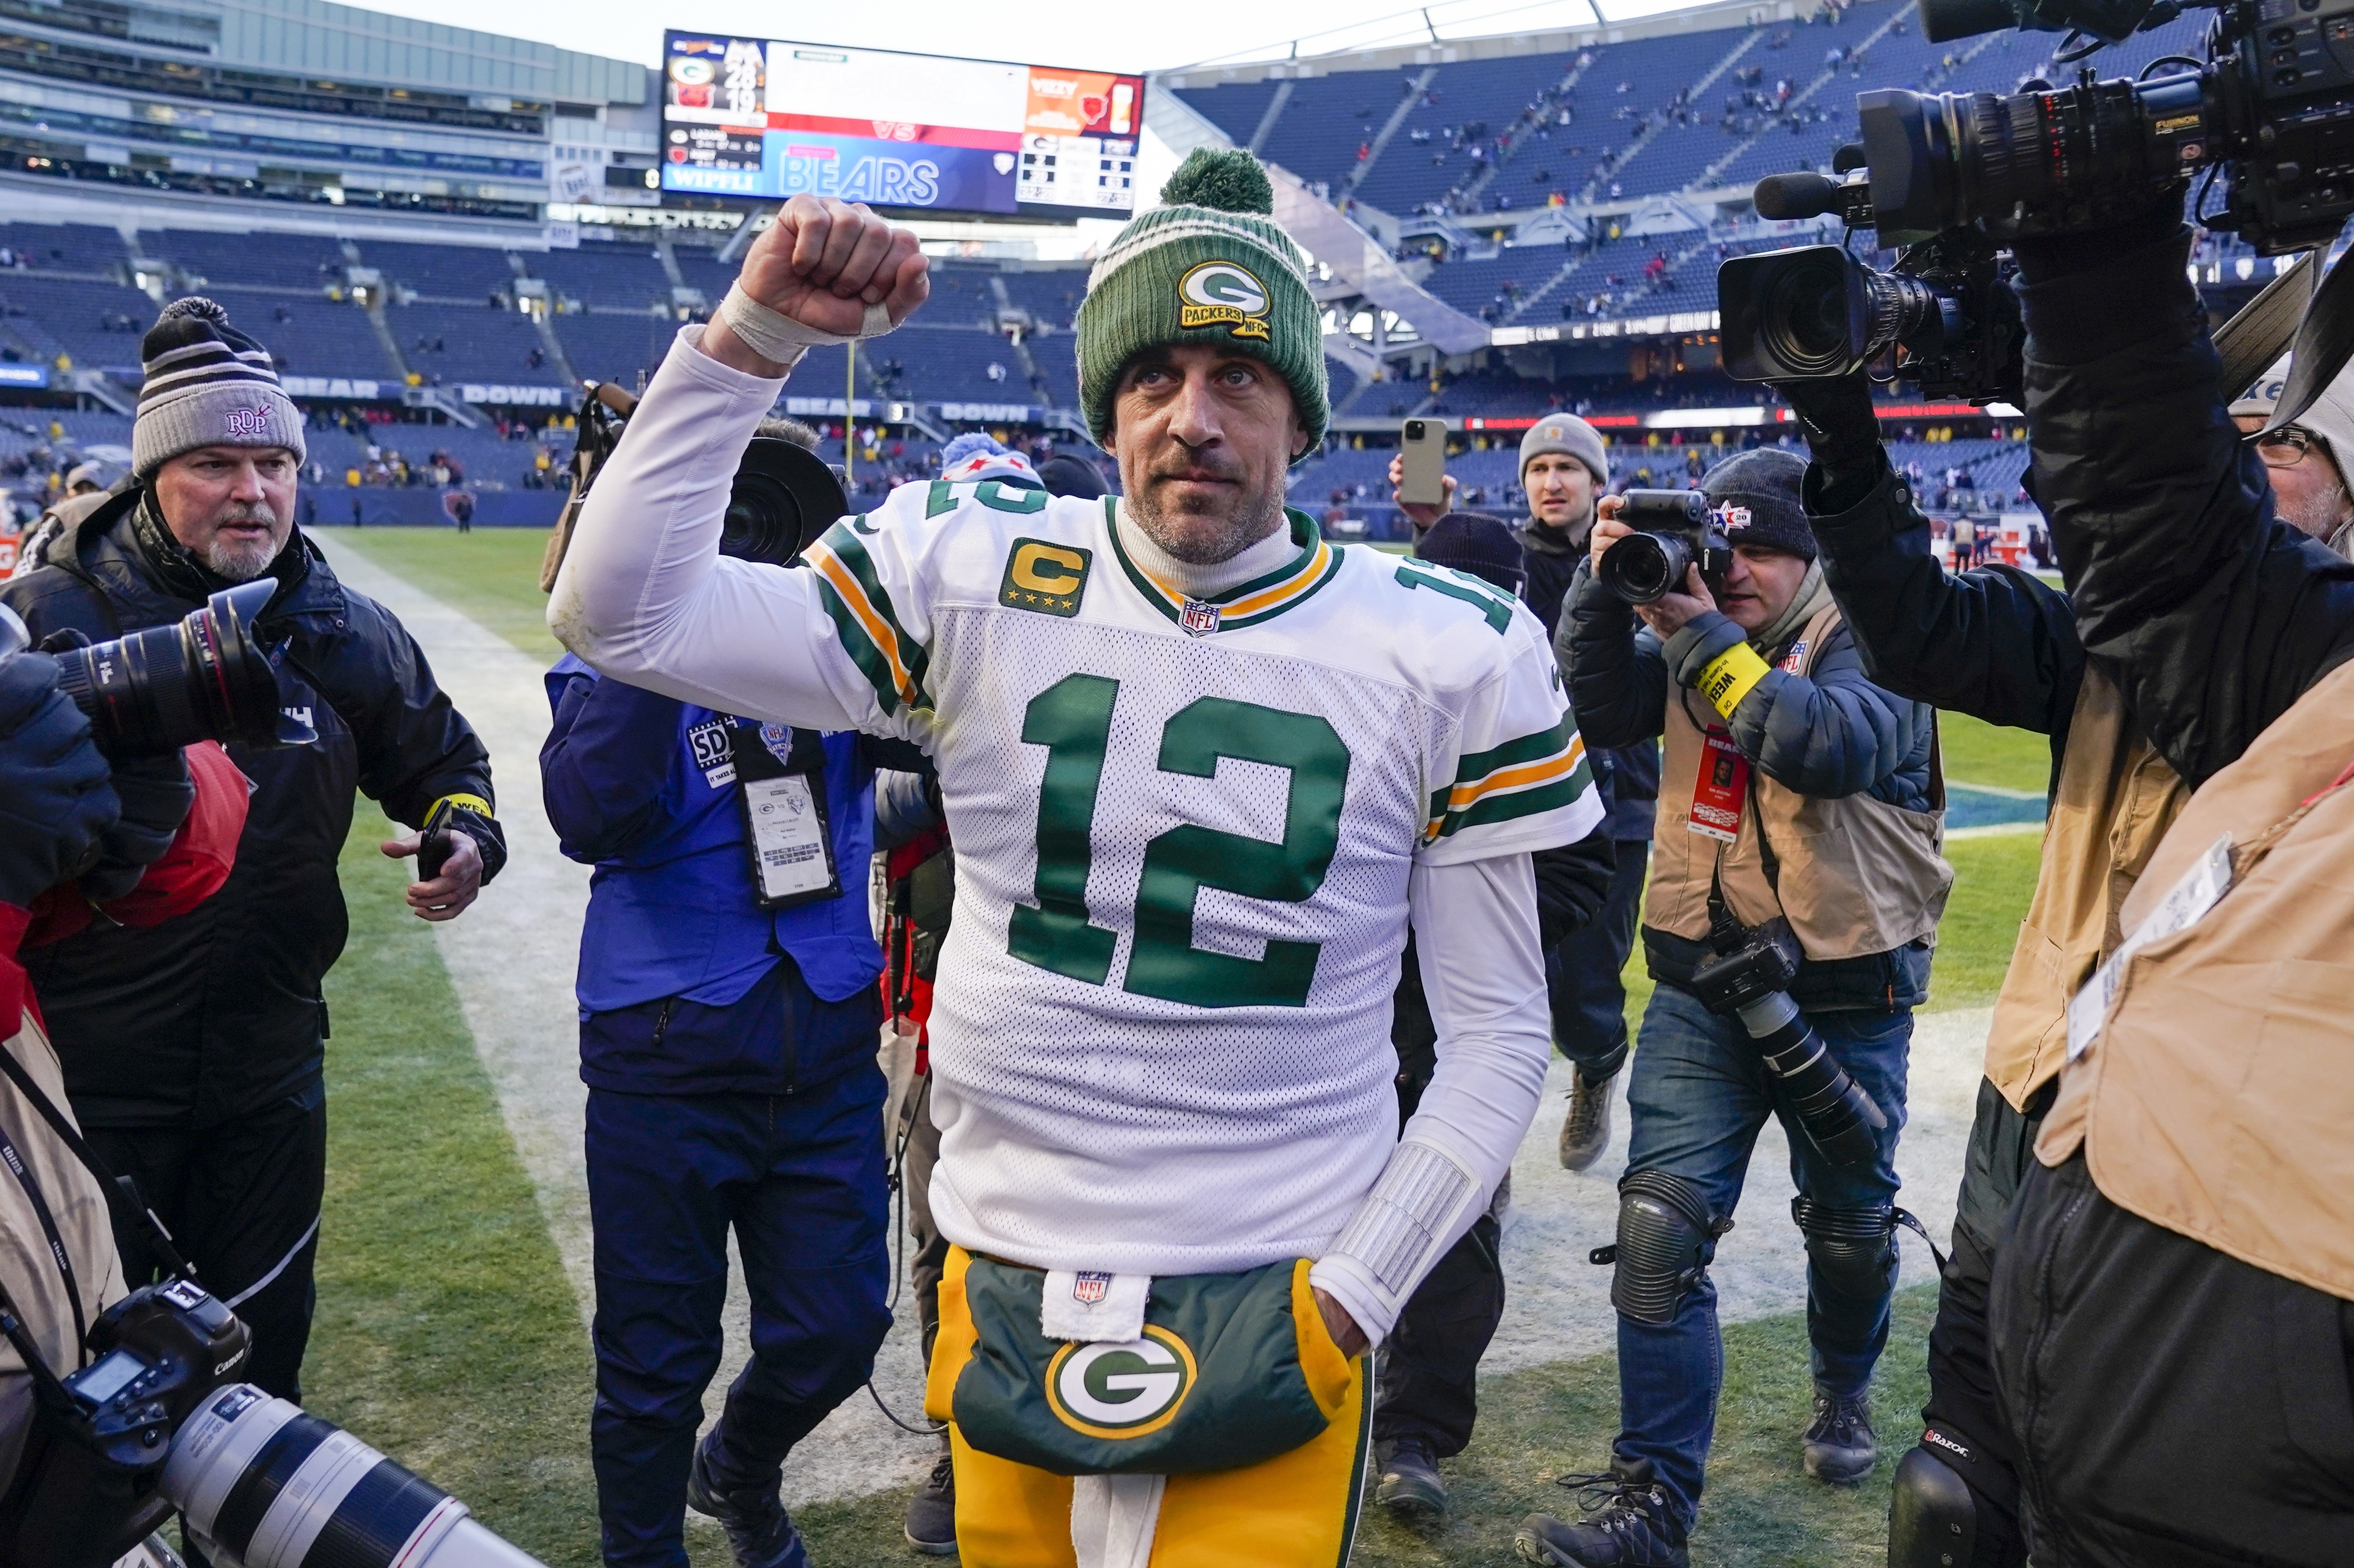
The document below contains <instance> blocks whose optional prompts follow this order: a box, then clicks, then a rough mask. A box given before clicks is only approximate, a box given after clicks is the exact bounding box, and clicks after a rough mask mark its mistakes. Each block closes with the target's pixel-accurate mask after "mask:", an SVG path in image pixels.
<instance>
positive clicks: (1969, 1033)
mask: <svg viewBox="0 0 2354 1568" xmlns="http://www.w3.org/2000/svg"><path fill="white" fill-rule="evenodd" d="M312 537H313V538H316V539H318V540H319V541H320V544H321V546H322V547H323V549H325V550H326V551H327V553H328V555H329V556H330V558H331V559H332V560H333V561H334V567H335V571H336V572H337V574H338V575H339V576H341V577H343V578H344V579H345V581H346V582H348V583H350V584H351V585H352V586H353V587H354V588H357V589H358V590H359V591H361V592H362V593H365V594H366V595H368V596H369V597H370V598H372V599H376V600H378V601H379V602H380V603H382V604H383V605H385V607H386V608H387V609H390V610H392V612H393V613H394V614H396V615H398V617H399V618H400V620H401V621H402V623H403V624H405V625H406V626H407V627H408V630H409V631H410V633H411V634H412V635H414V636H415V637H416V638H417V640H418V641H419V643H420V644H422V645H423V646H424V648H425V651H426V654H427V656H428V657H429V659H430V660H431V661H432V664H433V672H434V674H435V676H436V677H437V678H438V679H439V680H440V683H441V684H442V687H443V689H444V690H446V691H448V692H449V693H450V694H451V699H452V700H453V701H455V702H456V703H457V705H458V706H459V708H460V710H461V711H462V712H463V713H464V714H465V715H466V716H467V718H468V719H469V720H470V721H472V724H473V726H474V727H475V728H476V730H478V731H479V732H480V733H481V734H482V736H483V739H484V741H485V742H486V743H487V744H488V745H489V747H490V748H491V757H492V762H493V768H494V777H495V779H496V783H497V788H498V796H499V816H500V819H501V821H503V822H504V824H505V826H506V832H507V847H508V857H509V858H508V861H507V866H506V869H505V871H504V872H503V873H502V874H500V877H499V880H498V881H496V882H495V883H493V884H492V885H491V886H490V887H489V888H488V889H487V890H485V891H484V893H483V895H482V899H481V901H480V902H479V903H477V904H476V905H475V906H474V907H473V908H472V909H470V910H468V911H467V912H466V914H465V915H464V916H461V918H459V919H457V920H454V921H451V922H450V923H448V924H446V925H442V926H438V927H435V930H434V934H435V936H436V938H438V939H439V941H440V950H441V957H442V961H443V963H444V965H445V966H446V967H447V968H448V969H449V971H450V978H451V984H452V985H453V986H454V987H455V988H456V990H457V992H458V997H459V1002H460V1005H461V1007H462V1008H463V1010H464V1012H465V1017H466V1023H467V1026H468V1028H470V1029H471V1030H472V1032H473V1036H474V1048H475V1051H476V1053H477V1054H479V1055H480V1057H481V1058H482V1065H483V1068H484V1070H485V1071H486V1072H487V1073H488V1074H489V1075H490V1078H491V1082H492V1084H493V1086H494V1087H495V1089H496V1090H497V1092H498V1096H499V1104H500V1107H501V1109H502V1110H503V1111H504V1115H505V1118H506V1123H507V1128H508V1130H509V1131H510V1133H511V1134H512V1135H513V1136H514V1141H515V1150H516V1152H517V1153H518V1154H519V1155H520V1156H521V1157H522V1160H523V1162H524V1167H525V1170H526V1171H528V1172H529V1173H530V1176H531V1179H532V1184H533V1186H534V1187H535V1189H536V1191H537V1192H538V1194H539V1202H540V1207H541V1212H542V1213H544V1214H545V1215H546V1219H547V1225H548V1230H549V1234H551V1235H552V1236H553V1237H554V1239H555V1241H556V1245H557V1250H558V1252H559V1253H560V1254H561V1255H562V1256H563V1259H564V1266H565V1272H566V1274H567V1277H569V1278H570V1280H571V1282H572V1287H573V1292H574V1294H575V1296H576V1297H577V1298H578V1300H579V1302H580V1308H581V1319H582V1322H583V1324H584V1325H585V1324H586V1322H587V1321H588V1313H589V1310H590V1308H591V1306H592V1304H593V1301H594V1293H593V1288H592V1284H591V1276H590V1268H589V1263H590V1258H589V1234H588V1192H587V1176H586V1171H585V1167H584V1164H583V1160H582V1156H581V1148H580V1128H581V1118H582V1107H583V1106H584V1105H585V1104H586V1102H587V1097H588V1095H587V1090H586V1089H584V1088H583V1087H582V1086H581V1083H580V1076H579V1058H578V1035H577V1033H576V1028H575V1019H576V1017H577V1009H576V1007H575V1004H574V1001H573V996H572V977H573V970H574V967H575V963H576V959H577V957H578V950H579V937H580V917H581V911H582V909H583V907H584V906H585V905H586V903H587V901H588V869H587V868H586V867H585V866H578V865H575V864H573V863H571V862H570V861H567V860H566V859H565V858H564V857H563V856H562V855H561V854H559V853H557V848H556V834H555V832H554V830H552V829H551V828H550V827H549V826H548V825H547V819H546V813H545V812H544V811H543V810H541V808H540V801H539V768H538V757H539V747H540V742H541V741H542V740H544V739H545V738H546V735H547V698H546V688H545V687H544V686H543V685H542V683H541V680H540V677H541V675H542V673H543V672H542V670H541V668H540V666H539V665H538V664H537V663H536V662H534V661H533V660H532V659H531V658H529V657H528V656H527V655H525V654H524V653H523V652H520V651H518V650H517V649H516V648H515V647H514V644H512V643H510V642H508V641H505V640H504V639H503V638H501V637H498V636H497V635H495V634H494V633H493V632H491V631H489V630H485V629H484V628H483V627H482V626H481V625H480V624H478V623H477V622H475V621H473V620H470V619H468V618H467V617H465V616H464V615H461V614H460V613H459V612H458V611H456V610H454V609H451V608H449V607H448V606H446V605H444V604H442V603H441V602H440V600H439V599H434V598H433V597H432V596H430V595H429V594H426V593H424V592H422V591H420V590H419V589H418V588H412V587H411V586H409V585H408V583H407V582H406V581H404V580H402V579H401V578H399V577H396V576H394V575H393V574H392V573H390V572H388V571H387V570H385V569H384V568H382V567H377V566H376V565H375V564H374V563H373V562H372V561H369V560H367V559H366V557H365V556H361V555H359V554H358V553H357V552H356V551H355V549H354V548H353V547H352V546H349V545H347V544H346V543H345V539H344V531H343V530H340V529H321V530H314V531H313V532H312ZM2035 826H2036V825H2035V824H2030V825H2029V828H2030V831H2032V830H2033V828H2034V827H2035ZM1992 1016H1993V1014H1992V1011H1991V1010H1990V1009H1984V1008H1981V1009H1975V1010H1970V1011H1966V1012H1938V1013H1925V1014H1923V1015H1921V1016H1920V1017H1919V1018H1918V1019H1917V1020H1916V1021H1915V1022H1914V1032H1913V1049H1912V1074H1911V1090H1910V1096H1909V1104H1908V1107H1907V1118H1908V1119H1907V1122H1906V1126H1905V1129H1904V1138H1903V1144H1902V1145H1901V1147H1900V1149H1899V1151H1898V1155H1897V1170H1898V1173H1899V1174H1900V1175H1901V1176H1902V1177H1903V1182H1904V1190H1903V1193H1902V1194H1901V1195H1900V1197H1899V1200H1898V1201H1899V1202H1902V1203H1903V1206H1904V1207H1906V1208H1908V1209H1910V1210H1912V1211H1913V1212H1914V1213H1916V1214H1918V1215H1919V1216H1920V1217H1921V1221H1922V1223H1923V1224H1925V1225H1926V1226H1927V1227H1928V1228H1929V1233H1930V1234H1932V1235H1934V1236H1935V1237H1937V1238H1938V1242H1939V1245H1944V1242H1945V1238H1946V1233H1947V1231H1948V1229H1949V1228H1950V1227H1951V1225H1952V1224H1953V1216H1954V1192H1955V1189H1956V1185H1957V1184H1958V1183H1959V1182H1960V1181H1961V1171H1962V1150H1963V1146H1964V1143H1965V1140H1966V1139H1967V1134H1968V1131H1969V1124H1970V1116H1971V1112H1972V1109H1973V1108H1974V1105H1975V1098H1976V1096H1977V1093H1978V1079H1979V1071H1980V1064H1981V1062H1982V1060H1983V1056H1984V1053H1985V1048H1986V1035H1987V1028H1988V1023H1989V1022H1990V1021H1991V1019H1992ZM1568 1091H1569V1069H1568V1066H1567V1065H1566V1064H1565V1063H1563V1062H1561V1061H1560V1060H1558V1059H1556V1060H1555V1061H1554V1063H1553V1071H1552V1074H1551V1075H1550V1077H1549V1078H1548V1079H1547V1093H1546V1095H1545V1098H1544V1104H1543V1109H1542V1110H1540V1111H1539V1112H1538V1114H1537V1122H1536V1125H1535V1126H1534V1127H1533V1128H1531V1129H1530V1132H1529V1136H1528V1138H1527V1139H1526V1140H1525V1141H1524V1142H1523V1143H1522V1146H1521V1152H1520V1155H1519V1157H1518V1158H1517V1159H1516V1160H1514V1161H1513V1168H1512V1209H1511V1214H1510V1216H1509V1218H1508V1222H1507V1225H1506V1230H1505V1242H1504V1260H1505V1271H1506V1278H1507V1283H1508V1288H1507V1290H1506V1293H1505V1308H1504V1320H1503V1324H1502V1326H1501V1327H1500V1329H1499V1330H1497V1334H1496V1339H1495V1342H1494V1343H1493V1344H1492V1345H1491V1346H1490V1349H1489V1351H1488V1355H1487V1358H1486V1360H1485V1361H1484V1362H1483V1363H1482V1364H1483V1365H1484V1366H1485V1367H1486V1368H1487V1370H1489V1371H1490V1372H1512V1371H1517V1370H1519V1369H1522V1368H1524V1367H1532V1366H1540V1365H1543V1364H1544V1363H1545V1362H1548V1361H1562V1360H1565V1359H1569V1358H1574V1357H1580V1356H1588V1355H1593V1354H1596V1353H1598V1352H1601V1351H1607V1350H1610V1349H1612V1348H1614V1346H1615V1345H1616V1343H1617V1325H1616V1321H1615V1319H1613V1317H1612V1315H1611V1310H1610V1271H1609V1270H1608V1269H1606V1268H1596V1267H1595V1266H1592V1265H1590V1264H1588V1263H1587V1262H1586V1261H1585V1255H1586V1254H1587V1252H1588V1251H1590V1250H1591V1249H1593V1248H1595V1247H1597V1246H1601V1245H1604V1244H1606V1243H1607V1242H1608V1241H1610V1240H1611V1238H1612V1235H1613V1234H1614V1232H1615V1230H1616V1228H1617V1213H1618V1196H1617V1181H1618V1177H1619V1175H1620V1174H1621V1173H1622V1172H1623V1171H1624V1170H1625V1168H1626V1162H1627V1105H1626V1084H1625V1078H1624V1075H1621V1077H1620V1080H1619V1082H1618V1084H1617V1086H1615V1092H1616V1093H1617V1105H1616V1107H1614V1113H1613V1116H1612V1121H1611V1143H1610V1148H1609V1150H1607V1151H1606V1153H1605V1154H1604V1156H1603V1158H1602V1159H1601V1160H1598V1161H1596V1164H1595V1166H1594V1168H1593V1169H1592V1170H1590V1171H1586V1172H1585V1173H1584V1174H1582V1175H1573V1174H1571V1173H1570V1172H1568V1171H1564V1170H1563V1169H1562V1168H1561V1165H1560V1162H1559V1160H1558V1159H1557V1158H1556V1156H1555V1153H1554V1147H1555V1139H1556V1138H1557V1137H1558V1135H1559V1133H1560V1130H1561V1117H1562V1112H1563V1110H1564V1107H1565V1105H1566V1097H1567V1095H1568ZM1794 1192H1795V1189H1794V1188H1793V1187H1792V1185H1791V1182H1790V1174H1789V1154H1788V1146H1787V1144H1786V1143H1785V1141H1784V1140H1783V1137H1782V1133H1781V1129H1780V1128H1779V1127H1778V1126H1777V1125H1776V1124H1774V1123H1771V1122H1769V1123H1767V1124H1766V1127H1765V1131H1764V1133H1763V1134H1761V1135H1760V1137H1759V1138H1758V1140H1757V1149H1756V1152H1755V1155H1753V1156H1752V1158H1751V1160H1750V1163H1749V1179H1748V1190H1747V1191H1746V1192H1744V1194H1743V1197H1742V1201H1741V1205H1740V1208H1739V1210H1738V1211H1737V1214H1736V1217H1737V1219H1738V1222H1739V1223H1738V1224H1737V1226H1736V1228H1735V1229H1734V1230H1733V1231H1732V1232H1731V1233H1730V1234H1727V1235H1725V1236H1724V1237H1723V1240H1721V1241H1720V1242H1719V1243H1718V1244H1717V1256H1716V1262H1715V1264H1714V1265H1713V1266H1712V1269H1711V1273H1712V1277H1714V1279H1715V1281H1716V1289H1717V1297H1718V1304H1719V1310H1720V1313H1721V1315H1722V1317H1723V1319H1724V1320H1725V1321H1727V1322H1733V1321H1738V1320H1741V1319H1750V1318H1759V1317H1765V1316H1770V1315H1772V1314H1774V1313H1778V1312H1790V1311H1795V1310H1797V1309H1798V1308H1801V1307H1803V1306H1804V1305H1805V1302H1806V1252H1805V1248H1804V1245H1803V1244H1802V1242H1801V1240H1800V1237H1799V1235H1798V1231H1797V1226H1796V1225H1794V1224H1791V1223H1790V1198H1791V1196H1792V1194H1793V1193H1794ZM895 1216H896V1210H895ZM1901 1234H1902V1235H1903V1252H1904V1272H1903V1282H1904V1283H1905V1284H1907V1285H1915V1284H1922V1283H1925V1282H1927V1281H1929V1280H1931V1279H1933V1278H1934V1277H1935V1271H1934V1269H1933V1267H1932V1266H1931V1264H1930V1261H1929V1258H1928V1256H1927V1254H1926V1249H1925V1248H1924V1247H1923V1246H1922V1245H1920V1242H1919V1241H1918V1239H1917V1238H1914V1237H1913V1236H1912V1235H1911V1234H1910V1233H1901ZM327 1245H331V1246H332V1245H334V1238H333V1237H332V1236H330V1237H329V1238H328V1241H327ZM732 1250H733V1249H732V1248H731V1254H732ZM730 1263H731V1275H730V1278H729V1280H728V1291H727V1307H726V1319H725V1321H726V1341H727V1349H726V1355H725V1358H724V1359H723V1361H722V1362H721V1366H720V1371H719V1374H718V1375H717V1376H716V1378H714V1379H713V1381H712V1386H711V1390H710V1392H709V1393H707V1394H706V1395H705V1400H704V1404H705V1408H706V1410H707V1411H708V1412H709V1414H711V1415H713V1416H716V1414H717V1413H718V1409H719V1404H720V1400H721V1398H722V1397H723V1395H724V1393H725V1390H726V1385H727V1383H729V1382H730V1381H731V1380H732V1379H733V1378H734V1377H735V1375H736V1373H737V1371H739V1370H740V1369H741V1368H742V1366H743V1364H744V1361H745V1357H746V1353H747V1351H748V1333H749V1317H748V1306H747V1302H746V1298H745V1294H744V1287H743V1280H742V1269H741V1267H740V1266H738V1265H736V1264H735V1263H734V1260H733V1258H732V1255H731V1260H730ZM900 1308H901V1309H900V1313H899V1319H900V1320H899V1322H898V1323H897V1324H896V1325H895V1326H894V1328H893V1329H892V1330H891V1335H890V1338H889V1339H888V1340H885V1343H884V1346H883V1350H882V1351H881V1353H880V1354H879V1355H878V1356H877V1358H876V1361H875V1385H876V1387H877V1388H879V1389H880V1390H881V1391H882V1393H883V1396H884V1397H885V1399H887V1400H889V1401H890V1402H891V1406H892V1408H893V1409H895V1410H896V1411H897V1412H898V1413H899V1414H900V1415H901V1416H902V1417H904V1418H906V1419H907V1420H909V1421H918V1420H919V1419H920V1414H919V1413H920V1410H921V1407H922V1403H923V1369H922V1366H921V1364H920V1362H919V1360H918V1356H917V1340H916V1312H915V1301H914V1298H913V1297H912V1296H909V1295H907V1294H906V1293H905V1292H903V1293H902V1295H901V1299H900ZM1889 1353H1890V1354H1891V1355H1892V1356H1898V1357H1903V1358H1907V1359H1913V1358H1917V1357H1918V1356H1919V1355H1920V1353H1921V1351H1920V1347H1919V1346H1918V1345H1907V1344H1903V1343H1893V1344H1892V1345H1891V1346H1890V1350H1889ZM579 1418H580V1421H581V1424H582V1425H583V1426H584V1428H585V1426H586V1425H587V1423H588V1412H587V1411H586V1410H583V1411H581V1412H580V1413H579ZM1608 1438H1609V1434H1608V1433H1596V1434H1595V1435H1594V1441H1593V1444H1592V1445H1591V1446H1592V1447H1593V1449H1594V1452H1595V1455H1596V1457H1598V1456H1599V1455H1600V1454H1601V1452H1602V1450H1603V1449H1604V1448H1605V1447H1606V1445H1607V1442H1608ZM936 1453H937V1449H936V1448H935V1446H934V1445H933V1443H932V1442H931V1441H930V1440H928V1439H925V1438H919V1437H914V1436H907V1435H906V1434H904V1433H901V1432H900V1431H898V1430H897V1429H896V1427H893V1426H891V1425H889V1424H888V1423H886V1422H885V1420H884V1418H883V1417H882V1415H881V1414H878V1413H877V1412H876V1410H875V1406H874V1404H873V1402H872V1401H870V1400H869V1399H867V1397H866V1396H865V1394H864V1393H856V1394H853V1395H852V1396H851V1398H850V1399H849V1400H848V1401H847V1402H846V1403H844V1404H843V1407H842V1408H841V1409H839V1410H837V1411H835V1412H834V1414H832V1416H831V1417H830V1418H829V1419H828V1420H827V1421H826V1423H825V1424H824V1425H822V1426H820V1427H819V1428H818V1430H817V1431H816V1432H814V1433H812V1434H811V1436H810V1437H809V1438H808V1439H807V1440H806V1441H805V1442H803V1443H802V1444H801V1447H800V1448H799V1449H798V1450H797V1451H796V1452H795V1453H794V1456H793V1457H792V1459H791V1461H790V1463H789V1464H788V1465H787V1466H786V1470H785V1498H786V1500H787V1502H788V1503H790V1504H796V1505H798V1504H800V1503H804V1502H811V1501H816V1500H819V1499H827V1498H836V1497H852V1496H857V1495H861V1494H864V1493H869V1492H875V1491H887V1490H896V1489H905V1488H907V1487H908V1486H910V1485H911V1484H912V1483H913V1482H914V1480H915V1479H916V1478H917V1477H918V1476H919V1475H921V1474H922V1473H923V1471H924V1470H926V1469H928V1467H930V1465H931V1462H932V1459H933V1457H934V1456H935V1454H936Z"/></svg>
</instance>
